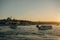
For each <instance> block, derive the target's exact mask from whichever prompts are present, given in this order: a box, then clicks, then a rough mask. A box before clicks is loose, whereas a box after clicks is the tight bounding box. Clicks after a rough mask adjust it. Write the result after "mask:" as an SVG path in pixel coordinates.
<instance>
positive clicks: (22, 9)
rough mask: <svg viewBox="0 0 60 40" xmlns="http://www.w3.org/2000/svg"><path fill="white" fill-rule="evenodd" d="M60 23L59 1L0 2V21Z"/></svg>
mask: <svg viewBox="0 0 60 40" xmlns="http://www.w3.org/2000/svg"><path fill="white" fill-rule="evenodd" d="M10 16H12V17H13V18H15V19H21V20H31V21H60V0H0V19H4V18H7V17H10Z"/></svg>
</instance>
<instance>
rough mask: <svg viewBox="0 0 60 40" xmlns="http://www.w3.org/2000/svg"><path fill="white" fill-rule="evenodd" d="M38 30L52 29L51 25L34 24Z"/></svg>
mask: <svg viewBox="0 0 60 40" xmlns="http://www.w3.org/2000/svg"><path fill="white" fill-rule="evenodd" d="M36 27H37V28H38V29H39V30H49V29H52V26H51V25H41V26H39V25H37V26H36Z"/></svg>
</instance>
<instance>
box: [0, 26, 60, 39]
mask: <svg viewBox="0 0 60 40" xmlns="http://www.w3.org/2000/svg"><path fill="white" fill-rule="evenodd" d="M52 26H53V29H51V30H38V29H37V28H36V25H31V26H18V27H17V29H11V28H9V26H0V40H60V25H59V26H56V25H52Z"/></svg>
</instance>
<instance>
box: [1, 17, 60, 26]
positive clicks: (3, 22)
mask: <svg viewBox="0 0 60 40" xmlns="http://www.w3.org/2000/svg"><path fill="white" fill-rule="evenodd" d="M10 22H12V23H16V24H17V25H36V24H60V22H33V21H28V20H16V19H11V18H10V17H8V18H6V19H0V26H9V25H10Z"/></svg>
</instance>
